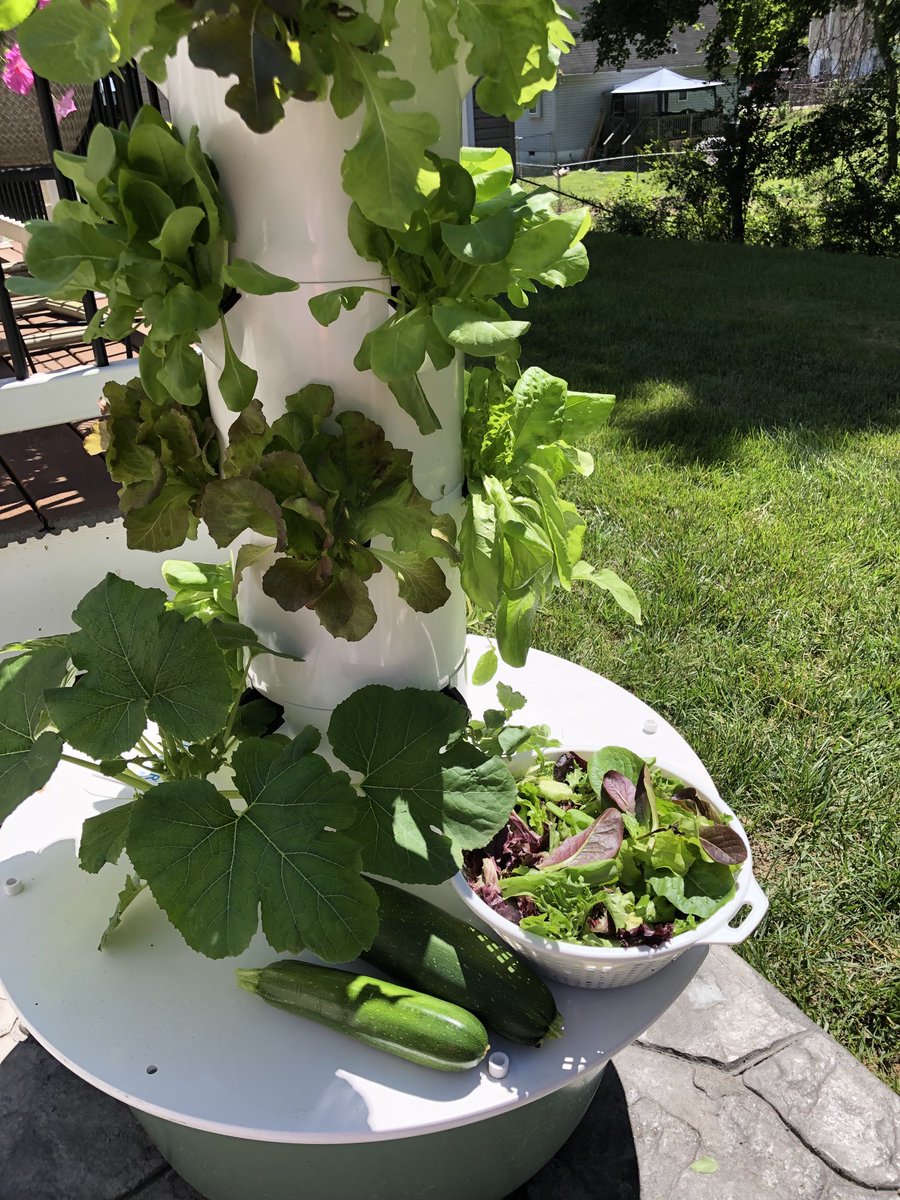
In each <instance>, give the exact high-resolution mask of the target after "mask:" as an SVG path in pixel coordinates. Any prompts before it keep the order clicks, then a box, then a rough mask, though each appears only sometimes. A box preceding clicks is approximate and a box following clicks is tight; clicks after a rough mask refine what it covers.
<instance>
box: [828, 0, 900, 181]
mask: <svg viewBox="0 0 900 1200" xmlns="http://www.w3.org/2000/svg"><path fill="white" fill-rule="evenodd" d="M837 15H839V18H840V20H839V21H838V22H835V23H833V22H832V21H827V22H826V21H822V22H819V23H818V27H817V28H814V29H811V30H810V46H809V49H810V56H811V57H812V56H813V55H816V56H819V55H821V56H822V57H824V58H825V59H827V60H828V61H829V63H830V67H831V74H832V76H833V77H834V78H836V79H837V81H838V82H839V84H840V85H841V86H839V87H837V88H836V89H835V93H836V95H837V100H838V104H837V106H836V110H835V112H834V113H832V114H829V121H828V122H826V124H831V123H832V122H831V117H832V116H837V117H838V118H839V120H838V121H837V124H838V125H840V124H841V123H844V124H846V115H847V114H846V113H845V114H844V115H843V116H841V110H842V109H845V108H846V109H847V110H848V112H849V113H850V114H851V115H852V110H853V106H854V98H853V91H854V89H860V91H861V94H864V93H865V92H866V91H868V92H869V93H870V104H871V105H872V106H873V111H872V114H871V115H872V118H873V121H872V122H871V129H870V133H871V132H875V133H876V134H877V136H876V138H875V140H873V139H872V138H871V137H869V138H868V140H867V142H866V148H867V149H868V148H870V147H871V146H874V144H875V141H877V142H878V145H879V148H880V153H879V163H878V176H879V177H880V178H881V180H882V181H883V182H884V183H888V182H889V181H890V180H891V179H893V178H894V176H895V175H896V174H897V167H898V107H900V5H898V4H897V0H845V2H844V4H843V5H842V6H841V7H840V8H839V10H837ZM873 49H874V50H875V51H877V54H878V60H879V61H878V64H877V69H876V70H875V71H873V70H872V60H871V55H872V50H873ZM835 51H836V52H837V53H836V54H835ZM831 100H832V97H831V96H829V97H828V101H827V105H830V103H831ZM873 178H874V176H873Z"/></svg>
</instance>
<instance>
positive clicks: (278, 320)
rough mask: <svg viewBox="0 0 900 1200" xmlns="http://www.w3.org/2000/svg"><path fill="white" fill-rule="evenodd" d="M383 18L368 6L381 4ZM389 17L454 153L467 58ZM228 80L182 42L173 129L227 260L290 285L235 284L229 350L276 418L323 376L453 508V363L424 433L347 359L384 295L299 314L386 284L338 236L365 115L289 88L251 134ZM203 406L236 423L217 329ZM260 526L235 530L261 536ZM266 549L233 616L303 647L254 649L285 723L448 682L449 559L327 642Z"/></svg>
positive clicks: (385, 596) (457, 395) (373, 321)
mask: <svg viewBox="0 0 900 1200" xmlns="http://www.w3.org/2000/svg"><path fill="white" fill-rule="evenodd" d="M375 15H377V14H375ZM398 18H399V28H398V30H397V32H396V34H395V37H394V40H393V42H392V44H391V47H390V50H389V53H390V56H391V58H392V60H393V62H394V64H395V66H396V68H397V71H398V74H399V75H400V76H401V77H402V78H405V79H409V80H410V81H412V82H413V84H414V85H415V88H416V95H415V96H414V97H413V99H411V100H410V101H409V102H408V103H407V104H406V105H405V107H407V108H409V109H410V110H413V109H415V110H419V111H421V110H425V111H428V112H432V113H434V114H435V116H437V118H438V120H439V123H440V126H441V136H440V139H439V140H438V142H436V143H435V147H434V149H435V150H436V151H437V152H438V153H442V154H447V155H453V156H455V155H457V154H458V152H459V148H460V142H461V128H462V116H461V98H462V95H463V94H464V93H465V91H467V90H468V88H469V87H470V86H471V83H472V80H471V79H470V78H469V77H468V76H467V75H466V74H465V72H464V69H458V68H448V69H446V70H444V71H442V72H441V73H440V74H438V75H435V73H434V71H433V69H432V67H431V62H430V50H429V39H428V36H427V27H426V20H425V15H424V11H423V8H422V5H421V4H420V3H419V0H400V4H399V6H398ZM233 82H234V81H233V80H232V79H219V78H218V77H217V76H216V75H214V74H213V73H212V72H210V71H199V70H197V69H196V68H194V67H193V65H192V64H191V63H190V60H189V58H188V56H187V52H186V50H185V48H184V47H183V46H182V48H181V50H180V51H179V53H178V55H177V56H176V58H175V60H174V62H173V64H172V65H171V67H170V69H169V87H168V96H169V102H170V105H171V110H172V117H173V120H174V123H175V126H176V127H177V128H178V130H179V132H180V133H181V134H182V136H186V135H187V133H188V132H189V130H190V128H191V127H192V126H193V125H196V126H198V128H199V133H200V140H201V144H202V146H203V149H204V151H205V152H206V153H207V154H208V155H209V156H210V158H211V159H212V160H213V162H214V163H215V165H216V168H217V170H218V173H219V178H220V181H221V184H222V189H223V191H224V192H225V195H226V197H227V199H228V201H229V204H230V205H231V207H232V210H233V212H234V216H235V223H236V227H237V240H236V243H235V246H234V250H233V256H234V257H240V258H247V259H250V260H251V261H253V262H258V263H259V264H260V265H261V266H262V267H264V268H266V269H267V270H269V271H272V272H274V273H276V274H279V275H286V276H288V277H289V278H291V279H294V280H296V281H298V282H299V283H300V284H301V286H300V288H299V289H298V290H297V291H295V292H291V293H285V294H279V295H275V296H247V295H243V296H241V298H240V299H239V300H238V302H237V304H236V305H235V306H234V307H233V308H232V309H231V311H230V312H229V313H228V316H227V325H228V332H229V337H230V339H231V342H232V344H233V346H234V349H235V352H236V353H237V355H238V356H239V357H240V359H241V360H242V361H243V362H245V363H247V364H248V365H249V366H252V367H253V368H254V369H255V370H256V371H257V373H258V375H259V384H258V388H257V393H256V394H257V396H258V398H259V399H260V401H261V403H262V405H263V409H264V411H265V413H266V417H267V419H268V420H269V421H270V422H271V421H272V420H274V419H275V418H277V417H278V416H279V415H280V414H281V413H282V412H284V397H285V396H286V395H289V394H291V393H293V392H296V391H298V390H299V389H300V388H302V387H304V386H305V385H306V384H307V383H312V382H316V383H326V384H328V385H329V386H331V387H332V388H333V389H334V392H335V412H336V413H340V412H342V411H347V410H357V411H360V412H362V413H364V414H365V415H366V416H367V417H369V418H370V419H371V420H373V421H375V422H376V423H377V424H379V425H380V426H382V428H383V429H384V431H385V436H386V437H387V439H388V440H389V441H390V442H392V443H393V444H394V445H395V446H398V447H402V448H404V449H408V450H410V451H411V452H412V462H413V468H412V469H413V481H414V483H415V484H416V487H417V488H418V489H419V491H420V492H421V493H422V494H423V495H424V496H425V497H426V498H427V499H428V500H429V501H432V502H437V503H436V504H435V508H436V511H438V512H442V511H443V512H446V511H452V512H453V515H454V516H455V517H457V519H460V517H461V508H462V505H461V494H462V493H461V489H462V483H463V464H462V445H461V418H462V364H461V362H460V361H457V362H456V363H455V364H452V365H451V366H450V367H448V368H447V369H445V370H443V371H440V372H437V371H435V370H434V369H433V368H432V367H431V365H430V363H429V364H427V365H426V366H425V367H424V368H423V369H422V371H421V372H420V375H419V378H420V381H421V383H422V386H423V389H424V391H425V394H426V396H427V397H428V400H429V402H430V403H431V405H432V407H433V409H434V410H435V412H436V414H437V416H438V419H439V421H440V423H441V428H440V429H439V430H437V431H436V432H435V433H432V434H429V435H428V436H425V437H423V436H422V435H421V434H420V433H419V431H418V429H417V428H416V425H415V423H414V422H413V420H412V419H411V418H410V417H409V416H407V414H406V413H405V412H403V410H402V409H401V408H400V406H399V404H398V403H397V400H396V399H395V397H394V396H393V394H392V393H391V391H390V389H389V388H388V386H387V385H386V384H385V383H383V382H382V381H380V380H379V379H377V378H376V377H375V376H374V375H373V374H372V373H371V372H369V371H366V372H359V371H357V370H356V368H355V367H354V366H353V357H354V355H355V354H356V351H357V349H358V348H359V345H360V343H361V341H362V339H363V337H364V335H365V334H366V333H367V332H369V330H371V329H374V328H375V327H376V326H378V325H379V324H381V322H382V321H384V320H385V319H386V317H387V316H388V315H389V313H390V311H391V309H390V306H389V303H388V300H387V298H386V296H384V295H366V296H365V297H364V298H363V300H362V302H361V303H360V304H359V306H358V307H357V308H356V309H355V310H354V311H353V312H351V313H342V314H341V316H340V317H339V318H338V319H337V320H336V321H335V322H334V323H333V324H332V325H330V326H329V327H328V328H323V327H322V326H320V325H319V324H318V323H317V322H316V321H315V319H314V318H313V316H312V314H311V313H310V311H309V300H310V298H311V297H312V296H314V295H317V294H318V293H320V292H323V291H327V290H329V289H330V288H333V287H336V286H346V285H362V286H369V287H373V288H376V289H378V290H379V291H381V292H388V291H389V288H390V282H389V280H386V279H383V278H378V277H376V276H373V264H372V263H369V262H366V261H364V260H362V259H361V258H359V256H358V255H357V254H356V252H355V251H354V250H353V247H352V246H351V244H350V242H349V239H348V237H347V216H348V213H349V209H350V199H349V197H348V196H347V195H346V193H345V192H344V191H343V189H342V187H341V162H342V159H343V155H344V152H345V150H347V149H348V148H349V147H351V146H352V145H353V144H354V143H355V141H356V139H357V137H358V135H359V132H360V128H361V126H362V120H363V114H362V111H361V110H360V111H359V112H357V113H355V114H354V115H353V116H351V117H349V118H347V119H345V120H339V119H338V118H337V117H336V116H335V115H334V112H333V110H332V108H331V106H330V104H328V103H312V104H310V103H303V102H300V101H297V100H290V101H288V102H287V104H286V106H285V118H284V120H283V121H281V122H280V123H279V124H278V125H276V126H275V128H274V129H273V130H272V131H271V132H270V133H267V134H263V135H260V134H256V133H252V132H251V131H250V130H248V129H247V128H246V126H245V125H244V124H243V122H242V121H241V119H240V117H239V116H238V115H237V114H236V113H235V112H233V111H232V110H231V109H229V108H228V107H227V106H226V104H225V94H226V92H227V91H228V88H229V87H230V86H231V84H232V83H233ZM201 345H202V349H203V353H204V358H205V366H206V377H207V382H208V384H209V391H210V397H211V404H212V409H213V417H214V419H215V421H216V424H217V426H218V428H219V432H220V434H222V435H224V434H225V433H226V432H227V429H228V427H229V426H230V425H231V424H232V422H233V421H234V420H235V418H236V415H237V414H235V413H232V412H229V411H228V409H226V408H225V406H224V404H223V403H222V400H221V396H220V395H219V391H218V386H217V381H218V378H219V375H220V374H221V368H222V362H223V357H224V354H223V344H222V336H221V332H220V331H219V330H218V329H213V330H209V331H207V332H206V333H204V335H203V337H202V338H201ZM258 540H260V539H258V538H257V537H256V536H255V535H253V534H249V535H248V536H246V537H244V538H241V539H239V542H238V543H237V544H242V543H243V542H244V541H258ZM267 565H268V564H267V562H266V560H261V561H260V563H258V564H257V565H256V567H255V568H253V569H250V570H248V571H247V572H246V573H245V575H244V578H243V580H242V582H241V586H240V590H239V594H238V606H239V610H240V614H241V618H242V620H244V621H246V622H247V623H248V624H250V625H252V626H253V627H254V629H256V630H257V631H258V632H259V634H260V635H261V638H262V640H263V641H264V642H266V643H267V644H269V645H271V646H272V648H273V649H278V650H282V651H286V652H288V653H291V654H297V655H302V656H303V658H304V662H303V663H300V664H297V663H287V662H285V661H284V660H279V659H275V658H268V657H266V656H263V657H261V658H259V659H257V660H256V663H255V664H254V670H255V673H256V678H255V682H256V684H257V686H258V687H260V688H261V689H262V690H264V691H266V692H267V693H268V694H269V695H270V696H272V698H273V699H275V700H277V701H278V702H279V703H282V704H284V705H285V707H286V709H287V714H288V719H289V720H290V722H291V724H293V725H297V724H305V723H308V722H309V721H311V720H312V721H313V722H314V723H315V724H317V725H320V726H322V725H324V724H327V719H328V715H329V713H330V711H331V709H332V708H333V707H334V706H335V705H336V704H337V703H339V702H340V700H342V699H343V698H344V697H345V696H347V695H348V694H349V693H350V692H352V691H354V690H356V688H359V687H361V686H363V685H364V684H366V683H375V682H384V683H389V684H392V685H393V686H395V687H399V686H417V687H425V688H440V687H444V686H446V685H447V684H448V683H454V682H456V681H457V678H458V672H459V670H460V667H461V664H462V663H463V662H464V658H465V599H464V596H463V593H462V589H461V586H460V582H459V573H458V571H457V570H456V568H454V567H451V566H450V565H449V564H446V563H442V564H441V565H442V568H443V569H444V572H445V575H446V577H447V583H448V587H449V588H450V592H451V598H450V600H449V601H448V602H447V603H446V604H445V605H444V606H443V607H442V608H440V609H438V610H437V611H436V612H434V613H417V612H415V611H413V610H412V609H411V608H409V606H408V605H407V604H406V603H405V602H404V601H403V600H401V598H400V596H399V594H398V591H397V584H396V580H395V579H394V576H393V574H392V573H391V572H390V571H388V570H387V569H386V568H385V569H383V570H382V571H381V572H379V574H377V575H376V576H374V577H373V578H372V579H371V580H370V581H369V584H368V586H369V590H370V594H371V597H372V600H373V603H374V605H375V609H376V612H377V614H378V620H377V622H376V624H375V627H374V628H373V630H372V631H371V633H369V634H368V635H367V636H366V637H365V638H363V639H362V640H361V641H359V642H347V641H345V640H343V639H335V638H333V637H332V636H331V634H329V633H328V632H327V631H326V630H325V629H323V628H322V626H321V624H320V623H319V620H318V618H317V617H316V615H315V613H313V612H310V611H306V610H301V611H300V612H299V613H288V612H285V611H283V610H282V609H280V608H279V607H278V605H277V604H275V602H274V601H272V600H270V599H269V598H268V597H267V596H266V595H265V594H264V593H263V591H262V587H261V577H262V574H263V572H264V570H265V568H266V566H267Z"/></svg>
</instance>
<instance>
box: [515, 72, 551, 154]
mask: <svg viewBox="0 0 900 1200" xmlns="http://www.w3.org/2000/svg"><path fill="white" fill-rule="evenodd" d="M561 82H562V81H560V83H561ZM559 94H560V88H559V85H557V88H556V90H555V91H553V92H544V93H542V95H541V96H539V97H538V100H537V104H536V108H537V112H536V113H535V114H531V113H526V114H525V116H524V117H519V119H518V121H516V151H517V157H518V160H519V162H522V163H526V164H527V163H529V162H540V163H547V162H556V161H557V159H556V146H557V142H558V140H559V139H558V138H557V136H556V113H557V102H558V100H559Z"/></svg>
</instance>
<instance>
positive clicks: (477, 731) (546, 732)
mask: <svg viewBox="0 0 900 1200" xmlns="http://www.w3.org/2000/svg"><path fill="white" fill-rule="evenodd" d="M491 654H494V652H493V650H488V651H486V652H485V655H482V657H481V658H480V659H479V666H480V665H481V664H482V663H483V662H484V661H485V658H486V656H488V655H491ZM493 669H496V654H494V663H493ZM477 673H478V667H477V666H476V669H475V674H476V675H477ZM474 681H475V680H474V678H473V682H474ZM525 703H526V700H525V697H524V696H523V695H522V693H521V692H517V691H516V690H515V689H514V688H511V687H510V686H509V684H507V683H498V684H497V704H498V705H499V707H498V708H487V709H485V711H484V714H483V715H482V717H481V718H475V717H473V718H472V719H471V720H470V721H469V724H468V725H467V726H466V730H465V737H466V739H467V740H468V741H470V742H471V743H472V745H473V746H477V747H478V748H479V749H480V750H483V751H485V753H487V754H498V755H499V756H500V757H501V758H512V756H513V755H514V754H525V753H527V752H528V751H541V750H546V749H548V747H550V746H558V745H559V742H558V741H556V739H555V738H553V737H551V736H550V727H549V726H548V725H513V724H512V719H513V717H514V715H515V714H516V713H517V712H518V711H519V710H520V709H522V708H524V707H525Z"/></svg>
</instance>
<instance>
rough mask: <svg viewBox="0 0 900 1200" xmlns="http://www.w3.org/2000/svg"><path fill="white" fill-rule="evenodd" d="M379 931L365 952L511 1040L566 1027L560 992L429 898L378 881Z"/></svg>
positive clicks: (531, 1040) (527, 1041)
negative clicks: (559, 1008) (556, 993)
mask: <svg viewBox="0 0 900 1200" xmlns="http://www.w3.org/2000/svg"><path fill="white" fill-rule="evenodd" d="M368 882H369V883H370V884H371V885H372V887H373V888H374V889H375V891H376V892H377V893H378V932H377V934H376V935H375V941H374V942H373V943H372V948H371V949H370V950H365V951H363V953H362V954H361V955H360V957H361V958H363V959H364V960H365V961H366V962H369V963H371V964H372V965H373V966H375V967H378V968H379V969H380V970H382V971H384V973H385V974H386V975H390V976H391V977H392V978H393V979H398V980H399V981H400V982H401V983H405V984H407V985H408V986H409V987H414V988H420V989H421V990H422V991H423V992H428V993H430V994H431V995H434V996H440V997H441V999H442V1000H448V1001H449V1002H450V1003H451V1004H459V1005H462V1006H463V1007H465V1008H467V1009H469V1011H470V1012H473V1013H475V1015H476V1016H477V1017H480V1018H481V1020H482V1021H483V1022H484V1023H485V1025H486V1026H487V1027H488V1029H493V1030H494V1031H495V1032H496V1033H499V1034H500V1035H501V1036H502V1037H505V1038H509V1040H510V1041H511V1042H520V1043H522V1044H523V1045H525V1046H539V1045H540V1044H541V1042H542V1041H543V1040H544V1039H545V1038H547V1037H556V1036H557V1035H558V1034H559V1033H560V1032H561V1029H562V1017H561V1016H560V1014H559V1013H558V1012H557V1009H556V1001H555V1000H554V998H553V993H552V992H551V991H550V989H549V988H548V987H547V985H546V984H545V983H544V981H543V980H542V979H539V978H538V977H537V975H535V974H534V972H533V971H531V970H530V968H529V967H527V966H526V965H525V963H523V962H522V960H521V959H520V958H519V957H518V956H517V955H516V954H514V953H513V951H512V950H511V949H510V948H509V946H506V945H502V946H501V945H500V944H499V943H498V942H495V941H494V940H493V939H492V938H490V937H488V935H487V934H486V933H483V932H482V931H481V930H480V929H475V928H474V927H473V926H472V925H467V924H466V923H465V921H460V920H459V919H458V918H457V917H454V916H451V915H450V913H447V912H444V910H443V909H442V908H438V907H437V906H436V905H434V904H430V903H429V902H428V901H427V900H422V899H420V898H419V897H418V896H414V895H413V894H412V893H411V892H406V891H403V890H402V889H401V888H397V887H393V886H392V885H391V884H389V883H383V882H381V881H380V880H377V879H369V881H368Z"/></svg>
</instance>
